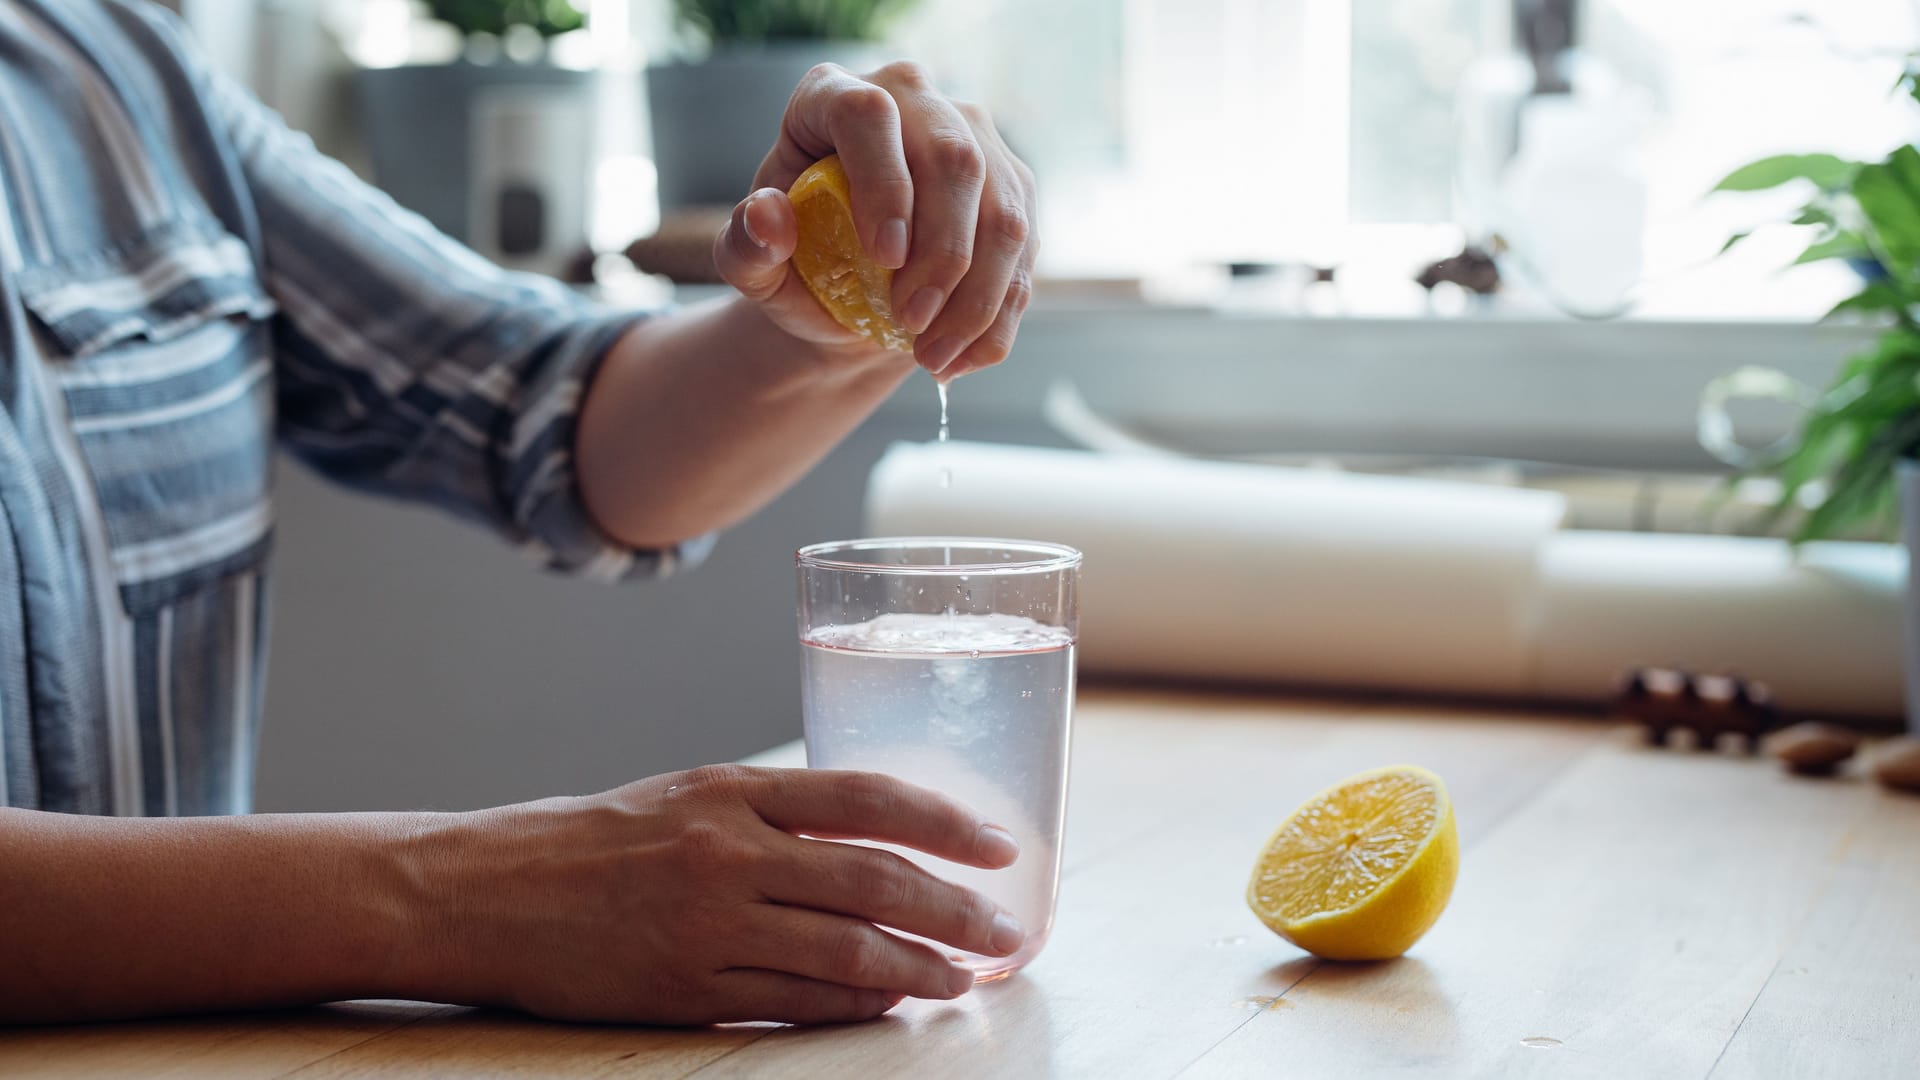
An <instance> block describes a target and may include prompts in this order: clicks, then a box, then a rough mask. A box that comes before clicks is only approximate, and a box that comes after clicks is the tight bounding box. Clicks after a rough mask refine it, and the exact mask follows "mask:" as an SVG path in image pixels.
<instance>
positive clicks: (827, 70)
mask: <svg viewBox="0 0 1920 1080" xmlns="http://www.w3.org/2000/svg"><path fill="white" fill-rule="evenodd" d="M787 70H789V71H791V70H793V69H791V68H789V69H787ZM846 77H847V69H846V68H843V67H841V66H840V65H839V64H828V63H821V64H815V65H813V66H812V67H810V68H808V69H807V73H806V75H804V76H803V77H802V78H801V80H800V81H801V82H802V83H823V82H833V81H835V80H838V79H843V78H846Z"/></svg>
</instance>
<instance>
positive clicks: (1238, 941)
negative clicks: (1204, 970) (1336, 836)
mask: <svg viewBox="0 0 1920 1080" xmlns="http://www.w3.org/2000/svg"><path fill="white" fill-rule="evenodd" d="M1032 693H1033V691H1031V690H1029V691H1027V692H1026V694H1023V695H1021V696H1022V697H1025V696H1029V695H1031V694H1032ZM1246 943H1247V935H1245V934H1233V935H1231V936H1228V937H1217V938H1214V939H1213V940H1212V941H1209V942H1207V944H1209V945H1211V946H1213V947H1214V948H1216V949H1231V948H1233V947H1235V946H1238V945H1245V944H1246Z"/></svg>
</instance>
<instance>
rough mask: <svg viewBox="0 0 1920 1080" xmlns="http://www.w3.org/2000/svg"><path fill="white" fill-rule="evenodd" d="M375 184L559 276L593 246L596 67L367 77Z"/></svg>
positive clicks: (432, 70) (500, 253) (504, 254)
mask: <svg viewBox="0 0 1920 1080" xmlns="http://www.w3.org/2000/svg"><path fill="white" fill-rule="evenodd" d="M358 82H359V90H360V111H361V118H362V124H363V128H364V130H365V132H366V137H367V149H368V152H369V155H370V156H371V158H372V162H373V172H374V181H375V182H376V183H378V184H379V185H380V187H382V188H383V189H385V190H386V192H387V194H389V195H392V196H393V197H394V199H395V200H396V201H398V202H399V203H400V205H402V206H405V207H407V208H408V209H410V210H413V211H414V212H416V213H418V214H420V215H421V216H423V217H425V218H426V219H427V220H428V221H430V222H432V223H433V225H434V227H436V228H438V229H439V230H440V231H441V232H444V233H446V234H447V235H449V236H452V237H454V238H455V239H457V240H460V241H462V242H464V243H466V244H468V245H470V246H471V247H473V248H474V249H475V250H476V251H479V252H480V253H481V254H482V255H485V256H487V257H488V258H490V259H493V260H494V261H496V262H499V263H503V264H505V265H508V266H512V267H515V268H518V269H528V270H539V271H543V272H546V273H559V272H560V271H561V270H562V268H564V267H565V265H566V264H567V262H568V260H570V259H572V258H574V257H575V256H577V255H578V254H579V253H580V252H582V251H584V250H586V247H587V211H588V199H589V193H590V190H591V184H592V176H593V105H594V93H593V91H594V85H593V73H591V72H586V71H576V70H572V69H569V68H560V67H554V66H553V65H550V64H544V63H533V64H522V63H513V62H508V61H502V62H499V63H492V64H475V63H469V62H467V61H464V60H463V61H459V62H456V63H452V64H420V65H408V66H404V67H393V68H370V69H365V70H362V71H360V72H359V74H358Z"/></svg>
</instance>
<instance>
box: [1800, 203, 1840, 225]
mask: <svg viewBox="0 0 1920 1080" xmlns="http://www.w3.org/2000/svg"><path fill="white" fill-rule="evenodd" d="M1789 224H1793V225H1833V224H1835V222H1834V220H1833V211H1831V210H1829V209H1827V208H1826V207H1824V206H1821V205H1820V204H1819V203H1808V204H1807V205H1805V206H1803V207H1801V208H1800V216H1799V217H1797V218H1794V219H1793V221H1792V222H1790V223H1789Z"/></svg>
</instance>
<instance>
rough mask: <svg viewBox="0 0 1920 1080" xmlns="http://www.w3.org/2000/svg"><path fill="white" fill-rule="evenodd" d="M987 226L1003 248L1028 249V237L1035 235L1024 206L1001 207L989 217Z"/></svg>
mask: <svg viewBox="0 0 1920 1080" xmlns="http://www.w3.org/2000/svg"><path fill="white" fill-rule="evenodd" d="M986 224H987V228H988V230H989V231H990V232H991V233H992V235H993V236H994V238H995V239H997V240H998V241H999V242H1000V244H1001V245H1002V246H1004V247H1009V248H1013V249H1015V250H1018V249H1020V248H1023V247H1026V246H1027V237H1028V236H1030V235H1032V233H1033V223H1032V222H1031V221H1030V220H1028V218H1027V210H1026V208H1025V207H1023V206H1015V205H1012V204H1008V205H1005V206H1001V207H1000V208H998V209H996V210H994V211H993V212H992V213H991V214H989V215H988V218H987V222H986Z"/></svg>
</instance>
